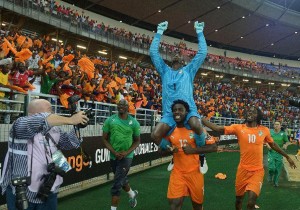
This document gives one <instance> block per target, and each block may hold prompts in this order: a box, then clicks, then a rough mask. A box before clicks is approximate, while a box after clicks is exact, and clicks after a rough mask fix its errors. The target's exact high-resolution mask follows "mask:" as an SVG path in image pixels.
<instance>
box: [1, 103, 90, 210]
mask: <svg viewBox="0 0 300 210" xmlns="http://www.w3.org/2000/svg"><path fill="white" fill-rule="evenodd" d="M51 112H52V109H51V104H50V103H49V102H48V101H47V100H44V99H35V100H33V101H31V102H30V103H29V106H28V113H29V116H27V117H21V118H19V119H17V120H16V121H15V122H14V124H13V126H12V128H11V130H10V135H9V141H8V152H7V154H6V157H5V162H4V168H3V174H2V177H1V180H0V186H1V188H2V194H4V192H6V201H7V207H8V209H9V210H15V209H36V210H42V209H43V210H47V209H51V210H53V209H57V193H58V190H59V186H60V185H61V184H62V182H63V178H62V176H63V174H64V173H65V172H67V171H68V170H70V166H69V164H68V163H67V161H66V159H65V157H63V155H62V153H60V150H59V149H73V148H78V147H79V146H80V143H81V140H80V139H78V138H77V136H76V134H75V132H74V131H71V132H70V133H66V132H63V131H61V130H60V128H59V127H56V126H60V125H77V124H86V123H87V122H88V117H87V116H86V115H85V113H84V112H82V111H81V112H78V113H76V114H74V115H72V116H71V117H63V116H59V115H56V114H51ZM57 154H59V155H60V156H58V157H59V160H60V163H62V164H60V163H57V162H56V161H55V160H56V159H55V157H57ZM66 168H67V170H65V169H66Z"/></svg>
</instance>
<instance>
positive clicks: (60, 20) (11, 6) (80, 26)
mask: <svg viewBox="0 0 300 210" xmlns="http://www.w3.org/2000/svg"><path fill="white" fill-rule="evenodd" d="M0 7H3V8H6V9H8V10H11V11H14V12H16V13H19V14H22V15H25V16H27V17H30V18H33V19H35V20H38V21H40V22H43V23H47V24H50V25H53V26H55V27H58V28H61V29H64V30H67V31H70V32H72V33H75V34H78V35H81V36H84V37H87V38H90V39H95V40H98V41H101V42H104V43H107V44H110V45H113V46H117V47H120V48H122V49H126V50H130V51H133V52H137V53H140V54H145V55H149V45H148V44H141V43H138V42H133V41H132V40H128V39H126V38H125V37H122V36H118V35H115V34H114V33H113V32H111V31H104V30H102V29H96V30H95V29H94V28H92V27H91V26H89V25H88V24H87V23H83V22H78V21H76V20H74V18H73V17H72V16H67V15H63V14H60V13H57V12H56V11H53V10H51V9H50V7H41V6H39V5H38V4H36V3H35V2H34V1H27V0H26V1H25V0H0ZM160 53H161V56H162V57H163V59H165V60H168V61H170V60H171V59H172V56H173V54H174V52H169V50H165V51H162V50H161V52H160ZM202 68H204V69H207V70H211V71H216V72H221V73H224V74H234V75H239V76H243V77H249V78H257V79H263V80H267V81H277V82H284V83H294V84H300V80H298V79H292V78H284V77H283V76H278V75H272V76H270V75H269V74H265V73H257V72H255V71H253V70H252V69H248V68H242V67H238V68H235V67H232V66H230V65H226V66H220V65H217V64H213V63H209V62H207V61H206V62H205V63H204V65H203V66H202Z"/></svg>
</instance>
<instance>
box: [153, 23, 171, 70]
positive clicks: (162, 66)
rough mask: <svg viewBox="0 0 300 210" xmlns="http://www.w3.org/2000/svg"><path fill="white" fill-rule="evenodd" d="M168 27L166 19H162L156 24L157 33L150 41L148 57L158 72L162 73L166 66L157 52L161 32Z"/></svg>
mask: <svg viewBox="0 0 300 210" xmlns="http://www.w3.org/2000/svg"><path fill="white" fill-rule="evenodd" d="M167 28H168V21H164V22H162V23H160V24H158V25H157V33H156V34H155V36H154V38H153V40H152V43H151V45H150V57H151V60H152V62H153V65H154V66H155V68H156V69H157V71H158V73H159V74H163V71H164V69H165V67H166V65H167V64H166V63H165V62H164V60H163V59H162V58H161V56H160V54H159V42H160V38H161V36H162V34H163V32H164V31H165V30H166V29H167Z"/></svg>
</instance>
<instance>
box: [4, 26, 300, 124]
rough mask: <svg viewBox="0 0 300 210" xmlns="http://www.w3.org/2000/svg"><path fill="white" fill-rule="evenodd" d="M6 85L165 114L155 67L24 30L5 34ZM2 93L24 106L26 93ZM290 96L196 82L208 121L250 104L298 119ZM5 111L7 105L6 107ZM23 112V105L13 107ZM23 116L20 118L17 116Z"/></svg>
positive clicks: (239, 113)
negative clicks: (84, 50)
mask: <svg viewBox="0 0 300 210" xmlns="http://www.w3.org/2000/svg"><path fill="white" fill-rule="evenodd" d="M1 33H2V39H1V42H2V51H1V52H0V56H1V58H3V59H2V60H1V61H7V62H8V64H5V65H2V66H1V74H0V76H1V77H0V78H1V80H0V81H1V84H2V85H1V86H2V87H8V88H10V89H13V90H16V91H18V92H21V93H25V94H26V93H27V91H28V90H30V91H33V92H38V93H44V94H54V95H58V96H59V101H60V103H61V104H62V105H63V106H64V107H68V101H67V99H68V98H69V97H70V96H72V95H74V94H76V95H80V97H81V98H82V99H84V100H86V101H87V100H89V101H98V102H104V103H113V104H115V103H117V102H118V101H119V100H120V99H123V98H124V99H126V100H127V101H128V102H129V105H130V113H131V114H135V112H136V111H135V110H136V108H146V109H153V110H157V111H158V112H159V113H160V112H161V85H160V84H161V81H160V77H159V76H158V73H157V72H156V70H155V69H154V68H143V67H141V66H139V64H137V63H134V62H133V61H126V62H116V61H113V60H109V59H106V58H103V57H100V56H90V57H87V56H86V55H82V54H81V52H80V51H77V50H75V49H74V48H72V46H70V45H67V46H65V47H63V45H61V44H60V43H57V42H53V41H52V40H51V38H50V37H49V36H44V37H37V36H36V35H34V34H33V35H31V36H29V35H27V36H26V35H24V34H22V33H21V32H20V31H7V30H1ZM21 93H20V94H19V93H17V94H11V93H9V94H6V95H5V94H3V93H2V95H1V97H2V98H4V97H9V98H10V99H14V100H17V101H24V94H21ZM289 97H290V94H289V93H277V92H268V91H265V92H261V91H260V92H259V91H258V90H256V89H253V88H243V87H239V86H233V85H232V84H221V83H217V82H216V81H201V80H199V79H198V80H196V82H195V95H194V98H195V101H196V103H197V105H198V108H199V112H200V113H201V114H202V115H204V116H208V117H212V116H214V117H221V116H222V117H227V118H240V117H242V115H243V111H244V110H245V108H247V107H248V106H249V105H250V104H256V105H259V106H260V107H261V109H262V110H263V111H264V113H265V116H266V120H273V119H275V118H276V119H282V120H284V121H293V120H299V119H298V118H299V109H292V108H290V107H288V106H287V99H288V98H289ZM2 105H3V103H1V108H2V110H3V109H5V106H2ZM12 109H13V110H21V104H16V105H14V107H12ZM15 115H18V113H15Z"/></svg>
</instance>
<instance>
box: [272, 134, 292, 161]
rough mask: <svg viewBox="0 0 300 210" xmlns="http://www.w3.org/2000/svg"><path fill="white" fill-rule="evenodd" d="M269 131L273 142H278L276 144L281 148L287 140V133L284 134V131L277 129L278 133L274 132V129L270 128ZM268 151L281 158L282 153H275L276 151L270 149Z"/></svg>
mask: <svg viewBox="0 0 300 210" xmlns="http://www.w3.org/2000/svg"><path fill="white" fill-rule="evenodd" d="M270 133H271V136H272V138H273V140H274V142H275V143H276V144H278V146H279V147H281V148H282V146H283V145H284V144H285V143H286V142H288V141H289V139H288V137H287V135H286V133H285V132H284V131H279V132H278V133H276V132H275V130H273V129H272V130H271V131H270ZM269 153H270V154H271V155H274V157H278V158H282V155H280V154H278V153H277V152H276V151H274V150H270V151H269Z"/></svg>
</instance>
